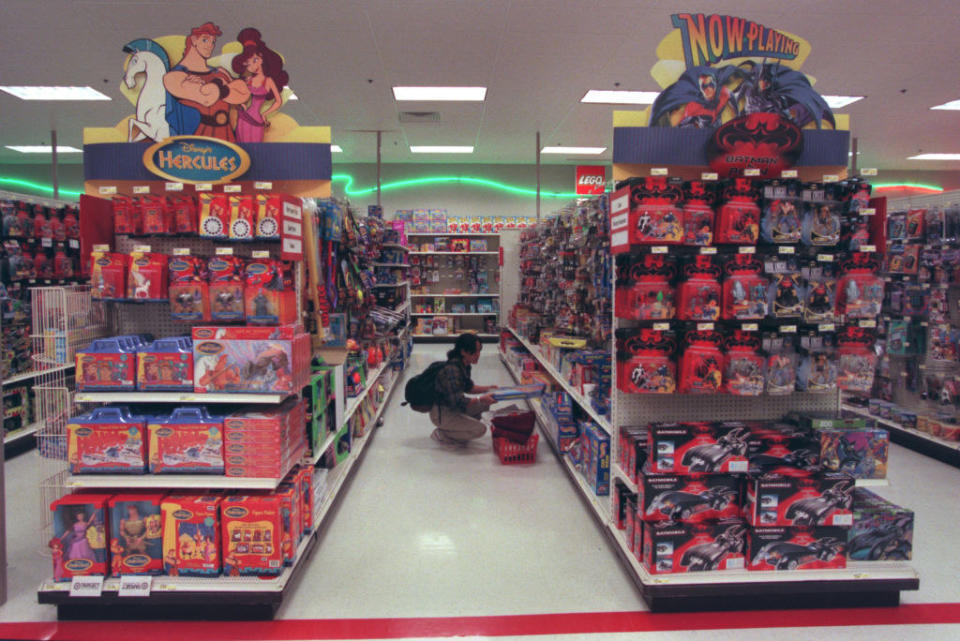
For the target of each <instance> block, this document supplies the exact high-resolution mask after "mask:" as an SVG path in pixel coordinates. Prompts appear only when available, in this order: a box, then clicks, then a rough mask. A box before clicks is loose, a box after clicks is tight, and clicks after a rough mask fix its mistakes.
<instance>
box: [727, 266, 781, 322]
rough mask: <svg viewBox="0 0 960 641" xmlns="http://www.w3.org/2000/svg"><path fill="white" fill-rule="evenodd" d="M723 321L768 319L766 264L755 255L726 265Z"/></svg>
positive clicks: (768, 283) (768, 282) (768, 284)
mask: <svg viewBox="0 0 960 641" xmlns="http://www.w3.org/2000/svg"><path fill="white" fill-rule="evenodd" d="M724 272H725V273H726V278H725V279H724V281H723V317H724V318H725V319H727V320H759V319H761V318H763V317H764V316H766V315H767V288H768V287H769V286H770V281H768V280H767V279H766V278H765V277H763V276H761V274H762V273H763V263H762V262H760V260H759V259H758V258H757V257H756V256H755V255H754V254H737V255H736V256H733V257H732V258H731V259H730V260H728V261H727V263H726V264H725V265H724Z"/></svg>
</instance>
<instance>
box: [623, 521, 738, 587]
mask: <svg viewBox="0 0 960 641" xmlns="http://www.w3.org/2000/svg"><path fill="white" fill-rule="evenodd" d="M746 531H747V529H746V524H744V522H743V521H741V520H739V519H726V520H723V521H704V522H702V523H671V522H669V521H661V522H659V523H644V524H643V559H642V561H643V564H644V566H645V567H646V568H647V570H648V571H649V572H650V573H651V574H668V573H678V572H703V571H708V570H731V569H743V566H744V556H743V548H744V539H745V535H746Z"/></svg>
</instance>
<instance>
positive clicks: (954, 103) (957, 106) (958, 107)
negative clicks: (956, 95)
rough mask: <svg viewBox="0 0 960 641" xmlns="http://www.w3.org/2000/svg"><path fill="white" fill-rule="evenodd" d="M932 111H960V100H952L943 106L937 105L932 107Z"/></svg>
mask: <svg viewBox="0 0 960 641" xmlns="http://www.w3.org/2000/svg"><path fill="white" fill-rule="evenodd" d="M930 108H931V109H946V110H949V111H960V100H951V101H950V102H945V103H943V104H942V105H937V106H936V107H930Z"/></svg>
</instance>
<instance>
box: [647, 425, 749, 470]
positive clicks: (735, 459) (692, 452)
mask: <svg viewBox="0 0 960 641" xmlns="http://www.w3.org/2000/svg"><path fill="white" fill-rule="evenodd" d="M749 436H750V433H749V430H748V428H747V426H746V425H745V424H743V423H737V422H728V423H651V424H650V427H649V428H648V432H647V449H648V451H649V452H650V458H649V459H648V462H649V463H650V470H651V471H653V472H655V473H657V474H695V473H699V472H726V473H737V472H746V471H747V470H748V467H749V464H748V462H747V448H748V442H747V441H748V438H749Z"/></svg>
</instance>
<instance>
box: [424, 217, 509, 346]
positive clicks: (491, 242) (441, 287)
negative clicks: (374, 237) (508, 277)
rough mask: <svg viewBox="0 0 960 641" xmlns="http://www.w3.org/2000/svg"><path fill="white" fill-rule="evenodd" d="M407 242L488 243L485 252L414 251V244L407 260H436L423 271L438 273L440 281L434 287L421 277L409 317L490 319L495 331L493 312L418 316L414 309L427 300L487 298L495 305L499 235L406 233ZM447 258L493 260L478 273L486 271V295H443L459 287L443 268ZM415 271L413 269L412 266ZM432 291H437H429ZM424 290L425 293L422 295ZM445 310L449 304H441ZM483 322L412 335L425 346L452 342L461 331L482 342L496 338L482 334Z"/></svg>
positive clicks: (498, 294)
mask: <svg viewBox="0 0 960 641" xmlns="http://www.w3.org/2000/svg"><path fill="white" fill-rule="evenodd" d="M407 237H408V239H422V240H423V241H424V242H427V241H428V240H430V239H437V238H475V239H479V238H485V239H487V241H488V248H487V250H485V251H418V250H417V249H416V247H418V246H419V245H417V244H416V243H414V244H413V245H412V247H411V249H410V252H409V254H410V256H411V257H419V258H420V259H428V258H429V257H431V256H437V257H440V258H439V262H440V263H441V264H440V265H438V266H437V267H434V268H426V269H436V270H438V271H439V272H440V281H439V282H438V283H434V282H427V281H426V279H424V278H423V277H422V276H421V279H422V280H421V282H422V283H423V284H422V285H421V287H420V288H419V289H418V291H411V293H410V299H411V309H412V310H413V311H412V313H411V316H413V317H416V318H433V317H451V318H456V319H460V320H461V321H468V320H469V319H471V318H473V319H488V318H490V317H494V318H496V319H497V327H499V325H500V320H499V319H500V316H501V310H499V309H498V310H497V311H495V312H450V311H447V312H443V313H440V312H418V311H416V305H417V304H418V303H420V302H425V301H427V300H429V299H452V300H460V301H462V302H470V301H472V300H476V299H479V298H490V299H495V300H496V301H497V302H498V303H499V300H500V298H501V295H502V291H501V274H500V267H501V265H502V260H501V256H500V255H501V251H502V249H501V235H500V234H496V233H476V232H471V233H457V232H407ZM448 256H467V257H469V256H476V257H480V258H481V260H485V261H489V260H490V259H491V258H496V264H495V265H493V266H492V267H491V266H490V264H489V262H487V263H486V265H485V266H484V267H481V268H480V271H486V272H487V276H488V283H489V284H490V289H491V290H492V291H490V292H489V293H480V292H462V291H458V292H456V293H446V292H451V291H454V290H456V289H458V288H459V287H462V285H463V283H462V281H458V280H456V279H454V278H453V277H452V275H451V274H450V273H449V270H448V269H447V268H446V267H445V265H444V264H443V261H445V260H447V257H448ZM414 267H416V265H414ZM494 281H495V282H496V287H495V288H494V287H493V282H494ZM431 289H435V290H437V291H430V290H431ZM425 290H426V291H425ZM445 306H446V307H447V308H449V307H450V302H445ZM484 323H485V321H481V322H480V323H476V322H466V323H464V322H460V323H455V324H456V326H457V327H456V329H454V331H453V332H449V333H447V334H431V333H414V334H413V337H414V338H415V339H417V340H420V341H429V342H444V341H449V340H451V339H454V338H456V337H457V336H458V335H459V334H460V333H461V332H463V331H471V332H474V333H476V334H477V336H479V337H480V338H481V339H482V340H490V339H491V338H495V337H497V336H499V334H497V333H496V332H488V331H485V327H484Z"/></svg>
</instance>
